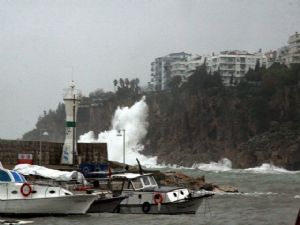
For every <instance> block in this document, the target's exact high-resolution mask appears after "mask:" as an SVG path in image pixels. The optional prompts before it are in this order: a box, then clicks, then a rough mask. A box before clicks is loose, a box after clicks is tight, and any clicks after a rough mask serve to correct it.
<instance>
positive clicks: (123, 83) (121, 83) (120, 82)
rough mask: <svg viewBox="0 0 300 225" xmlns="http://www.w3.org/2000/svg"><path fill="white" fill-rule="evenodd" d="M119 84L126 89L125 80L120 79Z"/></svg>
mask: <svg viewBox="0 0 300 225" xmlns="http://www.w3.org/2000/svg"><path fill="white" fill-rule="evenodd" d="M119 84H120V87H121V88H124V87H125V82H124V80H123V78H120V80H119Z"/></svg>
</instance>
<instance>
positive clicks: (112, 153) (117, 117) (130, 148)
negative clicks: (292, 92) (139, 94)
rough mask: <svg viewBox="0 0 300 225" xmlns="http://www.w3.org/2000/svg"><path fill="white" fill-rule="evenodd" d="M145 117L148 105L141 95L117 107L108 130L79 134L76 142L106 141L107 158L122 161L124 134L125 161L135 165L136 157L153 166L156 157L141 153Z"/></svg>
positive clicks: (145, 132) (144, 131)
mask: <svg viewBox="0 0 300 225" xmlns="http://www.w3.org/2000/svg"><path fill="white" fill-rule="evenodd" d="M147 119H148V106H147V104H146V102H145V97H143V98H142V99H141V100H140V101H139V102H136V103H135V104H134V105H133V106H131V107H118V108H117V109H116V111H115V114H114V116H113V119H112V128H111V129H110V130H108V131H104V132H101V133H100V134H99V135H98V137H96V136H95V134H94V132H93V131H90V132H88V133H85V134H83V135H81V136H80V138H79V141H78V142H84V143H97V142H101V143H103V142H104V143H107V153H108V159H109V160H111V161H118V162H123V140H124V139H123V138H124V136H123V135H124V134H125V163H127V164H131V165H135V164H137V162H136V158H138V159H139V160H140V162H141V163H142V165H144V166H153V165H156V164H157V157H147V156H145V155H143V154H142V151H143V150H144V146H143V145H142V144H141V142H142V140H143V139H144V138H145V136H146V134H147V128H148V121H147ZM122 130H125V132H122ZM119 131H121V132H119Z"/></svg>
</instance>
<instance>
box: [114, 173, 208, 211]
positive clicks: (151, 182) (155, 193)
mask: <svg viewBox="0 0 300 225" xmlns="http://www.w3.org/2000/svg"><path fill="white" fill-rule="evenodd" d="M111 186H112V191H113V193H115V194H116V195H118V194H122V195H124V196H127V198H125V199H124V200H123V201H122V202H121V203H120V205H119V210H118V211H119V212H120V213H134V214H142V213H149V214H181V213H188V214H195V213H196V211H197V210H198V208H199V207H200V205H201V203H202V202H203V200H204V199H206V198H208V197H211V196H213V194H212V193H207V192H203V193H202V194H199V192H198V193H197V194H194V192H192V191H190V190H189V189H187V188H181V187H167V186H166V187H159V186H158V185H157V182H156V181H155V179H154V177H153V176H152V174H136V173H124V174H115V175H112V181H111Z"/></svg>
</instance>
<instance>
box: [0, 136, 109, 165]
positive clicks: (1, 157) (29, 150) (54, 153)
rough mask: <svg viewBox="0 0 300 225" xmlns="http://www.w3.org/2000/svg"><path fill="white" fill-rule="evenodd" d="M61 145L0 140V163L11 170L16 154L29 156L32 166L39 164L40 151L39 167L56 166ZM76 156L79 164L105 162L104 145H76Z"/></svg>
mask: <svg viewBox="0 0 300 225" xmlns="http://www.w3.org/2000/svg"><path fill="white" fill-rule="evenodd" d="M62 148H63V143H55V142H41V148H40V142H39V141H19V140H0V161H1V163H2V164H3V166H5V167H7V168H11V167H13V166H14V165H16V164H17V162H18V154H31V155H32V160H33V164H36V165H38V164H39V154H40V149H41V153H42V154H41V155H42V159H41V165H43V166H49V167H53V166H58V165H59V164H60V158H61V154H62ZM77 150H78V155H79V156H80V158H81V162H98V163H104V162H107V145H106V143H78V144H77Z"/></svg>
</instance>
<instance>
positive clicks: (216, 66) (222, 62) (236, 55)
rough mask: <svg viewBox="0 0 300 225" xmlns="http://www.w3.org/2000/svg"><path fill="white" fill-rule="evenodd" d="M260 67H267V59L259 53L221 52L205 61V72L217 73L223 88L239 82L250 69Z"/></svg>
mask: <svg viewBox="0 0 300 225" xmlns="http://www.w3.org/2000/svg"><path fill="white" fill-rule="evenodd" d="M257 61H258V62H259V64H260V66H265V67H269V65H268V61H267V57H266V56H265V55H264V54H263V53H262V52H261V51H259V52H258V53H254V54H250V53H248V52H247V51H238V50H235V51H223V52H220V54H218V55H212V56H211V57H209V58H208V59H207V70H208V71H209V72H211V73H214V72H217V71H218V72H219V73H220V75H221V78H222V81H223V84H224V85H225V86H232V85H235V84H237V83H239V82H240V81H241V79H242V78H243V77H244V76H245V74H246V73H247V72H248V70H249V69H250V68H252V69H254V68H255V65H256V63H257Z"/></svg>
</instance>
